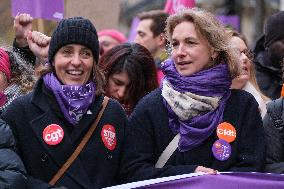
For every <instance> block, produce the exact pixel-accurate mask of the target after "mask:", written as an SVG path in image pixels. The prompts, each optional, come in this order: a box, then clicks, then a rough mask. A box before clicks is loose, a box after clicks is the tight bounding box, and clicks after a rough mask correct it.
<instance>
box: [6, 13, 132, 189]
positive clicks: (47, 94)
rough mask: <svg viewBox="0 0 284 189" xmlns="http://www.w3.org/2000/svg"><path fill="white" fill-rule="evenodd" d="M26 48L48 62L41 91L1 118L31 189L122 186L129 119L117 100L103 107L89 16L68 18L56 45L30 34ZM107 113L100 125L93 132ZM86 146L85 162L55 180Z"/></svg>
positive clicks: (96, 49) (79, 160) (17, 103)
mask: <svg viewBox="0 0 284 189" xmlns="http://www.w3.org/2000/svg"><path fill="white" fill-rule="evenodd" d="M27 41H28V43H29V47H30V49H31V50H32V51H33V52H34V54H35V55H37V56H39V58H40V59H43V58H45V57H46V59H47V62H46V63H45V68H44V69H43V70H42V72H41V77H40V79H39V80H38V81H37V83H36V86H35V88H34V90H33V91H32V92H31V93H29V94H28V95H26V96H23V97H20V98H18V99H16V100H15V101H13V103H12V104H11V105H10V106H9V107H8V108H7V110H6V111H5V112H4V113H3V114H2V115H1V118H2V119H3V120H4V121H6V122H7V123H8V124H9V125H10V126H11V128H12V130H13V133H14V135H15V139H16V147H17V152H18V154H19V155H20V157H21V159H22V160H23V162H24V165H25V167H26V170H27V173H28V178H27V179H28V188H30V189H32V188H37V189H47V188H70V189H71V188H72V189H95V188H102V187H107V186H111V185H114V184H116V183H117V173H118V170H119V165H120V164H119V160H120V154H121V146H122V143H123V138H124V127H125V124H126V122H127V117H126V114H125V112H124V110H123V108H122V107H121V106H120V104H119V103H118V102H116V101H114V100H112V99H110V100H109V101H108V103H107V105H106V106H103V105H104V104H105V103H103V102H105V100H104V99H105V98H104V96H103V95H102V85H103V84H102V83H103V79H102V76H101V74H100V73H99V71H98V68H97V63H98V58H99V42H98V36H97V32H96V29H95V27H94V25H93V24H92V23H91V21H89V20H88V19H85V18H82V17H74V18H69V19H63V20H61V21H60V22H59V24H58V26H57V27H56V29H55V30H54V32H53V34H52V37H51V38H49V37H47V36H45V35H43V34H40V33H38V32H30V33H29V35H28V38H27ZM102 107H105V109H104V112H103V113H102V114H101V115H102V116H101V118H100V119H99V121H98V124H97V125H96V127H95V129H94V131H93V132H89V130H90V128H93V126H92V125H93V123H94V122H95V120H96V118H97V117H99V112H100V111H101V109H102ZM86 136H90V138H89V139H85V138H86ZM83 139H84V140H83ZM82 140H83V141H87V143H86V145H85V146H84V147H82V148H81V147H80V148H81V149H82V150H81V151H80V152H79V155H78V156H77V157H76V158H75V160H74V161H73V162H72V163H68V164H69V165H70V167H68V168H67V170H66V171H65V172H64V171H63V174H62V175H60V174H59V175H60V176H59V177H56V176H55V175H57V173H61V172H62V171H60V172H58V171H59V170H62V169H61V168H62V167H65V164H66V162H69V161H67V160H68V159H70V157H72V156H71V154H73V152H74V151H75V149H78V148H79V147H78V146H79V144H81V141H82ZM71 159H72V158H71ZM63 165H64V166H63ZM55 178H56V179H55Z"/></svg>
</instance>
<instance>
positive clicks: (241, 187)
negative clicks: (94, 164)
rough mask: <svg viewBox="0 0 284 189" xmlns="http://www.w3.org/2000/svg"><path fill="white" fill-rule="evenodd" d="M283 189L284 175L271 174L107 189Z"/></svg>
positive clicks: (194, 176) (187, 177)
mask: <svg viewBox="0 0 284 189" xmlns="http://www.w3.org/2000/svg"><path fill="white" fill-rule="evenodd" d="M125 188H128V189H132V188H135V189H136V188H137V189H146V188H147V189H189V188H190V189H204V188H210V189H256V188H257V189H267V188H268V189H283V188H284V175H281V174H271V173H232V172H221V173H218V174H217V175H208V174H205V173H191V174H184V175H176V176H170V177H163V178H157V179H150V180H144V181H138V182H132V183H128V184H122V185H117V186H112V187H108V188H105V189H125Z"/></svg>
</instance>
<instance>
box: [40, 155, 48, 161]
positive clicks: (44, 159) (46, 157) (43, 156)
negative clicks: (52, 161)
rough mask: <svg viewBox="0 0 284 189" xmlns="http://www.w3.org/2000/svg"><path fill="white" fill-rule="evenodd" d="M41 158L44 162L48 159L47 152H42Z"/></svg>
mask: <svg viewBox="0 0 284 189" xmlns="http://www.w3.org/2000/svg"><path fill="white" fill-rule="evenodd" d="M40 160H41V161H42V162H46V161H47V160H48V156H47V154H42V155H41V157H40Z"/></svg>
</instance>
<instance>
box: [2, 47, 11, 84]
mask: <svg viewBox="0 0 284 189" xmlns="http://www.w3.org/2000/svg"><path fill="white" fill-rule="evenodd" d="M10 64H11V63H10V58H9V55H8V54H7V53H6V51H5V50H4V49H2V48H0V72H3V73H4V74H5V75H6V77H7V80H8V81H9V80H10V79H11V69H10Z"/></svg>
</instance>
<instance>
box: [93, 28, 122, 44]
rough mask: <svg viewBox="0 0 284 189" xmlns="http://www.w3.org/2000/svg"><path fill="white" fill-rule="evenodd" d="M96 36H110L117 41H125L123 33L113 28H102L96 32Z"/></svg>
mask: <svg viewBox="0 0 284 189" xmlns="http://www.w3.org/2000/svg"><path fill="white" fill-rule="evenodd" d="M98 36H99V37H100V36H110V37H112V38H114V39H115V40H117V41H118V42H119V43H124V42H126V41H127V39H126V37H125V36H124V35H123V33H121V32H119V31H117V30H114V29H107V30H102V31H100V32H99V33H98Z"/></svg>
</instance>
